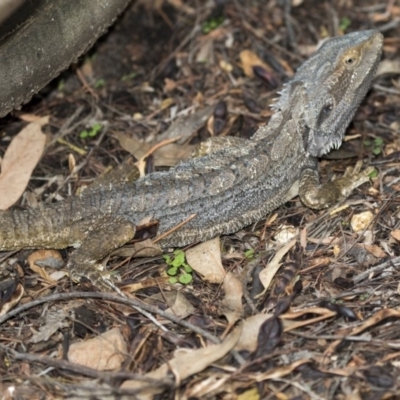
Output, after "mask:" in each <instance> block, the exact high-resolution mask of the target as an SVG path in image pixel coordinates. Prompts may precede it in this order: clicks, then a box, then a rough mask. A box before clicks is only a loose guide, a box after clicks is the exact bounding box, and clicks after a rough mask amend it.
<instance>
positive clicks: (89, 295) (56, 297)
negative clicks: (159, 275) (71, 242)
mask: <svg viewBox="0 0 400 400" xmlns="http://www.w3.org/2000/svg"><path fill="white" fill-rule="evenodd" d="M75 298H85V299H100V300H105V301H111V302H116V303H122V304H125V305H127V306H131V307H133V308H135V309H139V310H145V311H148V312H151V313H153V314H157V315H159V316H160V317H163V318H166V319H168V320H170V321H172V322H175V323H176V324H179V325H181V326H183V327H185V328H187V329H190V330H191V331H193V332H196V333H198V334H199V335H202V336H204V337H205V338H206V339H208V340H209V341H210V342H213V343H216V344H219V343H221V341H220V340H219V339H218V338H217V337H216V336H214V335H212V334H211V333H209V332H207V331H205V330H204V329H201V328H199V327H197V326H195V325H193V324H191V323H189V322H186V321H183V320H182V319H180V318H178V317H176V316H175V315H172V314H169V313H166V312H165V311H162V310H160V309H159V308H157V307H155V306H151V305H148V304H146V303H143V302H141V301H139V300H136V299H128V298H124V297H119V296H115V295H112V294H108V293H100V292H70V293H58V294H52V295H50V296H45V297H42V298H40V299H36V300H33V301H31V302H29V303H26V304H23V305H22V306H20V307H17V308H15V309H14V310H12V311H10V312H9V313H7V314H5V315H3V316H2V317H0V325H1V324H2V323H3V322H5V321H7V320H8V319H10V318H12V317H14V316H16V315H18V314H20V313H22V312H24V311H26V310H29V309H30V308H32V307H36V306H38V305H40V304H43V303H48V302H52V301H65V300H71V299H75Z"/></svg>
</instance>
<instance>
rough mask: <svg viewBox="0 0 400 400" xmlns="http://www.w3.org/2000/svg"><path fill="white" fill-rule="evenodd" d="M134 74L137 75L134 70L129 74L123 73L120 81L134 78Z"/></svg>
mask: <svg viewBox="0 0 400 400" xmlns="http://www.w3.org/2000/svg"><path fill="white" fill-rule="evenodd" d="M136 76H137V73H136V72H131V73H130V74H126V75H123V77H122V78H121V81H122V82H126V81H131V80H132V79H135V78H136Z"/></svg>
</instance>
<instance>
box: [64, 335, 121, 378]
mask: <svg viewBox="0 0 400 400" xmlns="http://www.w3.org/2000/svg"><path fill="white" fill-rule="evenodd" d="M126 353H127V348H126V343H125V340H124V338H123V336H122V334H121V332H120V330H119V329H118V328H114V329H111V330H109V331H107V332H104V333H103V334H102V335H99V336H97V337H95V338H93V339H89V340H85V341H84V342H78V343H73V344H71V346H70V348H69V351H68V361H70V362H72V363H75V364H79V365H83V366H85V367H89V368H93V369H96V370H97V371H110V370H119V369H120V367H121V364H122V363H123V361H124V360H125V355H126Z"/></svg>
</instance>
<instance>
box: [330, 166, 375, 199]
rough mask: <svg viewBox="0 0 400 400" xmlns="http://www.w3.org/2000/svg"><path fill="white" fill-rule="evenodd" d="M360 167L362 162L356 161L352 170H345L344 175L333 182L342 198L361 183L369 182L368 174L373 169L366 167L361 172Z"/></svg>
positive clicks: (349, 168)
mask: <svg viewBox="0 0 400 400" xmlns="http://www.w3.org/2000/svg"><path fill="white" fill-rule="evenodd" d="M362 165H363V163H362V161H358V162H357V164H356V165H355V166H354V168H351V167H348V168H346V171H345V173H344V175H343V176H342V177H341V178H338V179H336V180H335V181H333V182H334V184H335V185H336V186H337V187H338V188H339V190H340V192H341V194H342V196H343V197H344V198H346V197H347V196H349V195H350V193H351V192H352V191H353V190H354V189H355V188H357V187H359V186H361V185H362V184H363V183H366V182H369V180H370V174H371V173H372V172H373V171H374V170H375V168H374V167H368V168H366V169H364V170H363V171H361V168H362Z"/></svg>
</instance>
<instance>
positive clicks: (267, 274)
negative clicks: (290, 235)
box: [259, 239, 296, 290]
mask: <svg viewBox="0 0 400 400" xmlns="http://www.w3.org/2000/svg"><path fill="white" fill-rule="evenodd" d="M295 244H296V240H295V239H293V240H292V241H291V242H289V243H288V244H286V245H285V246H283V247H281V248H280V249H279V250H278V251H277V252H276V254H275V256H274V258H273V259H272V261H271V262H270V263H269V264H268V265H267V266H266V267H265V268H264V269H263V270H262V271H261V272H260V275H259V276H260V281H261V283H262V285H263V286H264V288H265V290H267V289H268V288H269V286H270V285H271V282H272V279H273V278H274V276H275V274H276V273H277V272H278V270H279V268H280V266H281V263H280V261H281V260H282V258H283V257H284V256H285V254H286V253H287V252H288V251H289V250H290V249H291V248H292V247H293V246H294V245H295Z"/></svg>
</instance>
